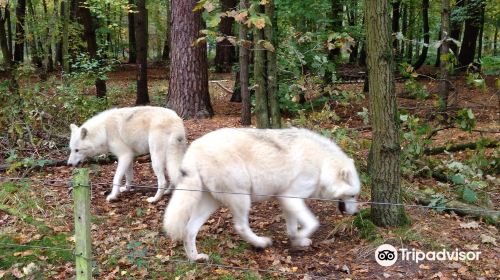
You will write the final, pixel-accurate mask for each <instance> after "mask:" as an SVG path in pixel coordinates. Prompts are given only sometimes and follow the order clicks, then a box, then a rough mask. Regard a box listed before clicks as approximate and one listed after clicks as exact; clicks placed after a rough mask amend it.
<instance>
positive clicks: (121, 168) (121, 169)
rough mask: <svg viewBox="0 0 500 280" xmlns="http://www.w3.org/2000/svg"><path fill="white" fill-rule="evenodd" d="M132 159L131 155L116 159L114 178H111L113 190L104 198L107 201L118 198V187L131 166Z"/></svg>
mask: <svg viewBox="0 0 500 280" xmlns="http://www.w3.org/2000/svg"><path fill="white" fill-rule="evenodd" d="M133 159H134V156H133V154H126V155H121V156H119V157H118V167H117V168H116V173H115V177H114V178H113V189H112V190H111V193H110V194H109V195H108V196H107V197H106V200H107V201H112V200H116V199H117V198H118V194H120V185H121V182H122V178H123V175H125V173H126V171H127V169H128V166H130V165H132V161H133Z"/></svg>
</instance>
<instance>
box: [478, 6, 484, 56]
mask: <svg viewBox="0 0 500 280" xmlns="http://www.w3.org/2000/svg"><path fill="white" fill-rule="evenodd" d="M484 12H485V6H484V5H483V6H482V9H481V22H480V23H479V26H480V29H479V42H478V43H477V44H478V46H477V60H478V61H480V60H481V57H482V55H483V35H484Z"/></svg>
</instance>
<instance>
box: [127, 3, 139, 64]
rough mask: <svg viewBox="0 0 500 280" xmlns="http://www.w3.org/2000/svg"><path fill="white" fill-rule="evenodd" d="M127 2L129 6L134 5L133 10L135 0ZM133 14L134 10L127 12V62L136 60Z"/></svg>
mask: <svg viewBox="0 0 500 280" xmlns="http://www.w3.org/2000/svg"><path fill="white" fill-rule="evenodd" d="M128 4H129V5H130V6H131V7H134V8H133V9H134V11H135V10H136V7H135V4H136V1H135V0H129V1H128ZM135 15H136V13H134V12H129V13H128V63H136V60H137V46H136V39H135Z"/></svg>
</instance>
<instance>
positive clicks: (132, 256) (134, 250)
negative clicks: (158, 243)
mask: <svg viewBox="0 0 500 280" xmlns="http://www.w3.org/2000/svg"><path fill="white" fill-rule="evenodd" d="M127 250H129V253H128V254H127V260H128V261H129V262H130V263H132V264H135V265H136V266H137V267H146V265H147V260H146V259H145V257H146V254H147V251H148V249H147V247H146V246H144V245H143V244H142V243H141V242H139V241H135V242H130V243H128V244H127Z"/></svg>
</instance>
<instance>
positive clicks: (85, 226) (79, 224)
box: [73, 168, 92, 280]
mask: <svg viewBox="0 0 500 280" xmlns="http://www.w3.org/2000/svg"><path fill="white" fill-rule="evenodd" d="M73 200H74V203H75V243H76V248H75V259H76V279H77V280H88V279H92V260H91V258H92V253H91V241H90V180H89V171H88V169H86V168H79V169H77V172H76V173H75V175H74V177H73Z"/></svg>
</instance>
